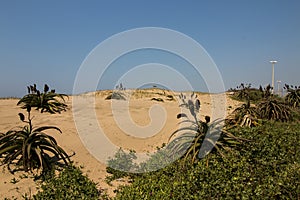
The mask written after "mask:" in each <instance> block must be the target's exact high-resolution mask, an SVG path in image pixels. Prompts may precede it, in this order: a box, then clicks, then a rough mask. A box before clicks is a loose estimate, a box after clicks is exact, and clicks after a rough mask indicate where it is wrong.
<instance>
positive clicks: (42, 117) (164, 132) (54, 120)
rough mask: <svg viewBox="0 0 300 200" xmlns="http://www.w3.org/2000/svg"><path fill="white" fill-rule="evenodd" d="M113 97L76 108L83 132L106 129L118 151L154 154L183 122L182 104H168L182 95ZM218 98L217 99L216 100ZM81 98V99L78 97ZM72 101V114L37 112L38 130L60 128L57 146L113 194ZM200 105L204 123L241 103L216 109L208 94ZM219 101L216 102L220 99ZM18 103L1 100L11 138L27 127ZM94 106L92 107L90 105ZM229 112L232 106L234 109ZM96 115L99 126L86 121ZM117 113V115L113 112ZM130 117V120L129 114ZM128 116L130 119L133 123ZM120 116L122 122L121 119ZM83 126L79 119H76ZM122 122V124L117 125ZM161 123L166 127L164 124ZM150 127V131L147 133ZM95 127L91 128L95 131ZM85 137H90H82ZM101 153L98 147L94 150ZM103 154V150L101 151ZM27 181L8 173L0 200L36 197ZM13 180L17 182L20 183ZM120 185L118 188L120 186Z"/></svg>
mask: <svg viewBox="0 0 300 200" xmlns="http://www.w3.org/2000/svg"><path fill="white" fill-rule="evenodd" d="M110 92H111V91H100V92H96V93H88V94H83V95H80V98H81V99H83V100H82V102H81V104H80V103H79V104H76V109H74V112H76V113H77V114H78V115H77V116H80V118H79V120H81V122H82V123H80V127H79V129H80V130H83V131H85V132H86V133H87V134H93V130H94V129H93V127H95V125H96V126H98V124H99V125H100V126H101V128H102V130H103V132H104V133H105V136H106V137H107V138H108V139H109V140H110V142H111V143H113V144H114V145H115V146H117V147H122V148H124V149H134V150H135V151H137V152H152V151H154V150H155V148H156V147H157V146H160V145H161V144H162V143H166V142H167V141H168V138H169V135H170V133H172V132H173V131H174V130H175V129H176V127H177V123H178V120H177V119H176V115H177V114H178V113H179V111H180V109H179V107H178V102H176V101H169V100H168V98H167V95H173V96H178V95H179V94H178V93H177V94H172V93H171V92H168V91H162V90H159V89H147V90H138V91H131V94H129V93H130V92H128V91H127V93H128V94H127V95H128V99H129V100H128V101H126V102H122V101H116V100H113V101H111V100H105V97H107V96H108V95H109V94H110ZM93 96H96V98H95V104H93V100H91V99H92V98H89V97H93ZM214 96H215V97H216V96H218V95H214ZM77 97H78V96H77ZM153 97H155V98H162V99H163V100H164V102H157V101H152V100H151V99H152V98H153ZM73 98H74V97H70V98H69V100H68V102H67V103H68V106H69V110H68V111H67V112H64V113H62V114H56V115H51V114H47V113H43V114H41V113H38V112H36V111H34V112H33V114H32V115H34V124H35V125H36V126H39V125H54V126H58V127H59V128H61V130H62V131H63V134H57V133H53V132H50V133H49V134H51V135H53V136H54V137H55V138H56V139H57V141H58V143H59V144H60V145H61V146H62V147H63V148H64V149H65V150H66V151H67V152H68V153H70V154H71V153H72V152H76V155H74V156H73V157H72V160H74V161H75V163H77V165H78V166H79V165H81V166H84V168H83V171H84V172H85V173H87V175H88V176H89V177H90V178H91V179H92V180H94V181H95V182H98V183H99V184H98V185H99V187H101V188H104V189H106V190H107V191H108V193H109V194H111V195H112V194H113V189H114V188H113V187H109V186H108V185H107V184H106V183H105V182H104V178H105V176H106V175H107V174H106V171H105V164H104V163H102V162H99V161H98V160H97V159H96V158H95V157H94V156H93V155H91V154H90V153H89V151H88V150H87V148H86V147H85V146H84V145H83V143H82V141H81V140H80V137H79V135H78V130H79V129H77V128H78V127H77V128H76V125H77V126H78V124H76V125H75V122H74V118H73V110H72V106H73V105H72V99H73ZM198 98H199V99H200V101H201V105H202V107H201V116H200V117H201V118H203V117H204V116H205V115H211V112H212V108H213V107H216V106H218V104H224V105H225V108H226V111H227V112H228V111H231V110H232V109H233V108H234V107H236V105H238V102H235V101H233V100H231V99H230V98H228V97H226V100H227V102H226V100H224V99H222V98H221V97H220V98H221V100H220V102H217V103H215V104H212V100H211V99H212V98H211V96H210V95H209V94H199V97H198ZM220 98H219V97H218V98H217V99H220ZM17 101H18V100H16V99H1V100H0V122H1V123H0V131H1V132H6V131H8V130H10V129H12V128H13V127H15V126H19V125H22V123H21V122H20V121H19V118H18V115H17V114H18V113H19V112H23V113H24V114H25V112H24V111H23V110H21V109H20V108H18V106H16V104H17ZM89 101H91V102H89ZM229 106H231V107H232V108H231V107H230V108H229ZM88 108H90V109H92V110H93V111H95V113H96V115H95V116H96V121H97V122H96V123H98V124H94V122H95V121H93V119H89V117H90V115H86V109H88ZM112 108H113V111H112ZM124 113H125V114H124ZM126 113H129V115H130V117H131V119H130V118H128V115H126ZM116 116H117V117H116ZM77 120H78V117H77ZM116 121H117V122H116ZM161 121H165V123H163V124H160V122H161ZM147 126H148V127H147ZM157 126H161V130H156V129H157ZM91 127H92V128H91ZM83 137H85V135H84V136H83ZM101 145H103V146H105V144H104V143H103V142H100V143H99V146H101ZM95 148H98V147H95ZM99 148H100V147H99ZM22 176H24V173H22V172H18V173H16V174H15V175H12V174H10V173H9V172H8V171H7V170H6V169H5V168H3V170H1V172H0V177H1V178H0V199H3V198H4V197H18V198H20V197H21V196H22V194H24V193H25V192H27V193H30V192H31V193H34V192H35V191H36V184H35V183H34V182H33V180H32V178H30V176H31V175H29V178H20V177H22ZM13 179H15V180H17V183H12V182H14V181H13ZM118 184H120V183H118V182H116V183H115V185H118Z"/></svg>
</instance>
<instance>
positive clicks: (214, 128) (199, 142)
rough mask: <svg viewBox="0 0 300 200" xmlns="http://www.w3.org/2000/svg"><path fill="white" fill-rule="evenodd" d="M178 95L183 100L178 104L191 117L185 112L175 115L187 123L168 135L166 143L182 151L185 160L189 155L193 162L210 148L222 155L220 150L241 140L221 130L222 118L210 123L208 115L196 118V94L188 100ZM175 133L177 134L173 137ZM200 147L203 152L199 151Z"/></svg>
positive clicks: (197, 105)
mask: <svg viewBox="0 0 300 200" xmlns="http://www.w3.org/2000/svg"><path fill="white" fill-rule="evenodd" d="M179 97H180V99H181V100H182V102H183V103H182V104H181V105H180V106H181V107H185V108H187V109H188V111H189V114H190V115H191V117H189V116H188V115H187V114H185V113H180V114H178V115H177V118H178V119H183V120H182V121H181V122H180V124H184V123H188V124H189V125H186V126H183V127H181V128H179V129H177V130H176V131H174V132H173V133H172V134H171V135H170V138H169V142H170V143H169V144H168V145H169V147H170V148H171V149H173V151H175V152H178V153H182V152H183V151H184V154H183V155H184V156H183V157H184V159H185V160H186V159H187V158H189V157H191V161H192V162H195V161H197V160H199V158H202V157H203V156H205V155H206V154H207V153H209V152H210V151H211V150H212V149H215V150H217V152H218V153H219V154H220V155H222V156H224V154H223V153H222V150H229V149H230V148H231V147H233V146H235V145H237V144H239V143H240V142H241V141H242V139H240V138H237V137H235V136H234V135H233V134H231V133H230V132H228V131H226V130H223V128H222V125H221V124H222V120H217V121H214V122H212V123H211V122H210V117H209V116H205V121H201V120H199V119H198V117H197V116H198V113H199V111H200V101H199V99H197V95H195V94H194V93H193V94H192V95H191V99H189V100H187V99H186V96H185V95H182V94H181V95H180V96H179ZM177 134H179V136H177V137H175V138H174V136H175V135H177ZM172 138H174V139H172ZM201 148H202V151H203V152H201Z"/></svg>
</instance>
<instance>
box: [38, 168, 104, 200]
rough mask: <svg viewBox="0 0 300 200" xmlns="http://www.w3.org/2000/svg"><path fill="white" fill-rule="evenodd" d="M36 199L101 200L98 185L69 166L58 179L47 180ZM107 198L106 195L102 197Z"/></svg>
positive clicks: (78, 170) (77, 169)
mask: <svg viewBox="0 0 300 200" xmlns="http://www.w3.org/2000/svg"><path fill="white" fill-rule="evenodd" d="M41 189H42V190H41V191H39V192H38V193H37V194H36V195H34V196H33V198H34V199H37V200H38V199H88V200H90V199H99V197H100V194H101V191H99V190H98V189H97V184H96V183H94V182H93V181H91V180H89V179H88V177H86V176H84V175H83V174H82V172H81V170H80V169H79V168H77V167H74V166H68V167H67V168H65V169H64V170H63V171H61V172H60V174H59V175H58V176H57V177H51V178H49V179H46V181H45V183H44V184H43V185H42V186H41ZM102 197H103V198H106V196H105V195H103V196H102Z"/></svg>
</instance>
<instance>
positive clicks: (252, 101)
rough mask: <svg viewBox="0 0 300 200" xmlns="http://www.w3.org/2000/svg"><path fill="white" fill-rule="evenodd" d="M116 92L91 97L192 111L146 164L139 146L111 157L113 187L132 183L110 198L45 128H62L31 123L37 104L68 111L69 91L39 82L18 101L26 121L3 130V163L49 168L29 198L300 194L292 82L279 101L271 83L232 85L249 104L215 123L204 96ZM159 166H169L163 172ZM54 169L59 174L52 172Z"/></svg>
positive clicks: (41, 108)
mask: <svg viewBox="0 0 300 200" xmlns="http://www.w3.org/2000/svg"><path fill="white" fill-rule="evenodd" d="M116 89H117V90H115V91H103V92H102V93H101V92H99V91H97V92H95V93H93V94H85V95H95V96H100V97H101V99H102V100H103V102H107V101H104V99H105V98H108V97H109V95H111V96H110V98H108V99H118V100H120V99H122V97H124V99H127V98H128V97H129V98H134V99H143V100H145V99H146V100H147V101H151V100H153V101H161V104H165V103H167V102H170V103H172V102H171V101H175V100H176V101H177V100H178V101H179V102H180V103H181V105H180V106H181V108H183V109H182V110H181V111H186V112H180V113H178V115H177V116H173V117H174V118H176V117H177V119H178V120H181V121H180V122H179V123H180V125H182V126H180V127H179V128H178V129H177V130H176V129H173V130H175V131H174V132H173V133H172V132H171V133H169V134H170V138H169V141H168V143H166V144H163V145H162V146H161V147H159V148H157V152H156V153H154V154H151V155H150V157H149V159H148V160H146V161H144V162H142V163H140V164H137V162H135V160H136V159H137V157H136V154H135V151H129V152H127V151H125V150H123V149H120V150H119V151H118V152H117V154H116V155H115V156H114V157H112V158H111V159H110V160H109V161H108V163H109V165H108V166H107V172H108V173H109V174H110V175H108V176H107V178H106V181H107V182H108V183H109V184H111V183H112V182H113V181H114V180H116V179H118V180H120V179H122V178H124V177H127V178H126V179H124V180H127V183H128V184H126V185H123V186H120V187H118V188H117V189H116V190H115V197H109V196H107V195H106V193H105V192H104V191H102V190H101V189H99V188H102V187H101V184H100V185H97V183H95V182H93V181H91V180H90V179H89V178H88V177H87V176H85V175H84V174H83V173H82V169H81V168H78V167H75V166H74V165H73V163H72V161H71V160H70V157H69V156H70V155H69V154H67V152H65V151H64V150H63V149H62V148H61V147H60V146H59V145H58V143H57V142H56V140H55V138H54V137H52V136H50V135H48V134H47V133H46V131H47V130H51V129H53V130H54V131H57V132H58V133H60V132H61V130H60V129H59V128H58V127H55V126H40V127H34V126H33V123H32V119H33V116H31V114H32V111H31V109H32V108H35V109H37V110H38V111H40V112H48V113H52V114H55V113H60V112H62V111H65V110H67V106H66V105H67V104H66V103H65V102H64V98H65V97H67V96H65V95H61V94H57V93H55V91H53V90H52V91H51V90H50V89H49V87H48V86H47V85H45V87H44V90H43V91H42V92H40V91H39V90H37V88H36V86H35V85H33V86H31V87H29V88H28V90H29V94H28V95H26V96H25V97H23V98H22V99H20V100H19V103H18V105H19V106H21V108H22V109H24V110H25V111H26V112H27V116H26V117H25V115H24V114H22V113H20V114H19V118H20V120H21V121H22V122H23V123H26V124H25V126H23V127H21V128H16V129H13V130H12V131H8V132H6V133H0V160H1V161H2V163H3V164H5V165H6V164H9V165H10V166H15V167H17V168H19V169H22V170H25V171H29V172H30V171H32V170H35V169H40V170H41V171H42V172H43V176H41V177H40V178H43V179H41V180H42V184H40V185H39V187H40V189H39V190H38V192H37V193H36V194H28V193H26V194H24V195H23V198H24V199H49V198H55V199H62V198H63V199H251V198H254V199H299V198H300V160H299V159H300V156H299V152H300V149H299V146H300V143H299V142H300V132H299V130H300V125H299V121H300V118H299V116H300V112H299V109H298V108H299V98H298V95H299V94H298V93H299V88H298V87H292V86H287V85H286V89H287V95H286V96H285V97H283V98H281V97H278V96H276V95H273V94H272V92H271V87H270V86H267V87H266V88H262V87H260V88H259V89H256V88H251V85H250V84H241V86H239V87H237V88H236V89H233V90H231V91H232V92H233V94H232V95H231V96H233V99H237V100H240V101H243V103H241V105H240V106H239V107H232V109H233V112H232V113H231V115H229V116H228V117H227V119H226V120H225V121H211V120H210V117H209V116H206V117H204V120H200V118H199V115H200V110H201V109H200V108H202V106H203V105H201V103H202V102H201V95H197V94H198V93H189V94H191V96H189V95H183V94H182V95H178V93H173V92H171V91H168V90H163V89H159V88H151V89H138V90H130V89H126V90H125V89H124V90H123V86H122V87H120V85H119V86H118V88H116ZM114 95H115V96H114ZM127 95H128V96H127ZM130 95H131V96H130ZM115 97H117V98H115ZM118 97H120V98H118ZM230 106H231V105H230ZM201 114H202V113H201ZM175 120H176V119H175ZM52 132H53V131H52ZM204 143H205V145H204V146H203V144H204ZM205 147H207V149H206V148H205ZM201 148H202V149H201ZM174 152H175V154H176V155H174ZM178 155H180V156H178ZM174 158H175V159H174ZM57 165H59V166H62V167H57ZM161 166H164V167H163V168H161V169H160V167H161ZM17 168H14V169H17ZM56 169H59V171H56V172H57V173H53V172H54V170H56ZM119 169H124V170H125V172H124V171H122V170H119ZM152 169H156V170H155V171H152ZM134 172H144V173H134ZM18 181H19V179H18V178H15V179H12V180H11V182H14V183H17V182H18Z"/></svg>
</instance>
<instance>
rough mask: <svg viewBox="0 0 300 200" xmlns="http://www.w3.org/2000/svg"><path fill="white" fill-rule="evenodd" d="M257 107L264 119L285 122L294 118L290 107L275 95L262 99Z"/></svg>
mask: <svg viewBox="0 0 300 200" xmlns="http://www.w3.org/2000/svg"><path fill="white" fill-rule="evenodd" d="M257 109H258V113H259V114H260V117H261V118H262V119H268V120H275V121H282V122H285V121H289V120H291V118H292V115H291V110H290V108H289V107H288V106H287V105H286V104H285V103H284V102H282V101H280V100H278V99H276V98H274V97H271V98H268V99H266V100H264V101H262V102H261V103H260V104H258V106H257Z"/></svg>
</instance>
